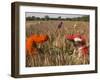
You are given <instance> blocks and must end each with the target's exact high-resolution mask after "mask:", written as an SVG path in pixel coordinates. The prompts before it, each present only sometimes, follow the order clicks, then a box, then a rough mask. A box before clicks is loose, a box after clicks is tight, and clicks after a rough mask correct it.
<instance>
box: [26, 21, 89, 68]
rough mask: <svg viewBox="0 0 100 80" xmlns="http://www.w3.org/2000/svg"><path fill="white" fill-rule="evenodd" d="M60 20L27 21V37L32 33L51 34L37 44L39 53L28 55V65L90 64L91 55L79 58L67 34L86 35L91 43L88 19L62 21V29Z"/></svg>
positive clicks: (87, 41) (87, 42)
mask: <svg viewBox="0 0 100 80" xmlns="http://www.w3.org/2000/svg"><path fill="white" fill-rule="evenodd" d="M60 22H61V21H60V20H48V21H42V20H41V21H39V20H37V21H36V20H35V21H26V38H27V37H29V36H30V35H32V34H46V35H48V36H49V39H48V41H46V42H44V43H42V44H36V46H37V48H38V54H36V55H32V56H29V55H26V67H40V66H61V65H80V64H81V65H82V64H89V56H87V57H86V58H80V59H79V58H78V57H77V54H74V52H73V51H74V49H75V47H74V46H73V44H72V43H71V42H70V41H68V40H67V39H66V35H69V34H77V33H78V34H82V35H86V39H87V40H86V44H87V45H89V23H88V22H86V21H62V22H63V25H62V27H61V29H59V30H57V27H58V24H59V23H60ZM26 53H27V52H26ZM84 59H85V62H84Z"/></svg>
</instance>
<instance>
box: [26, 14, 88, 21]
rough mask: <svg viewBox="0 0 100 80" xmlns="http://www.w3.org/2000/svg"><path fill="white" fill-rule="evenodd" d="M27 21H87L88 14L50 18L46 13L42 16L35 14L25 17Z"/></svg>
mask: <svg viewBox="0 0 100 80" xmlns="http://www.w3.org/2000/svg"><path fill="white" fill-rule="evenodd" d="M26 20H27V21H32V20H44V21H47V20H67V21H89V16H88V15H84V16H82V17H74V18H62V17H61V16H59V17H57V18H51V17H49V16H48V15H46V16H44V17H35V16H31V17H26Z"/></svg>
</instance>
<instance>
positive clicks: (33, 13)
mask: <svg viewBox="0 0 100 80" xmlns="http://www.w3.org/2000/svg"><path fill="white" fill-rule="evenodd" d="M25 15H26V17H32V16H35V17H44V16H46V15H48V16H49V17H51V18H58V17H59V16H61V18H74V17H82V16H84V15H80V14H59V13H57V14H55V13H39V12H26V13H25Z"/></svg>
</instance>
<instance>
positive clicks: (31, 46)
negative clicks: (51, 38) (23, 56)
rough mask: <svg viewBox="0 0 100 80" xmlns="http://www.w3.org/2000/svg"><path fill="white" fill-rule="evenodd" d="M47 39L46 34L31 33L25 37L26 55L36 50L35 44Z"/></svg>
mask: <svg viewBox="0 0 100 80" xmlns="http://www.w3.org/2000/svg"><path fill="white" fill-rule="evenodd" d="M47 40H48V35H44V34H40V35H36V34H33V35H31V36H29V37H28V38H27V39H26V50H27V54H28V55H32V54H35V53H36V52H37V47H36V44H42V43H44V42H46V41H47Z"/></svg>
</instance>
